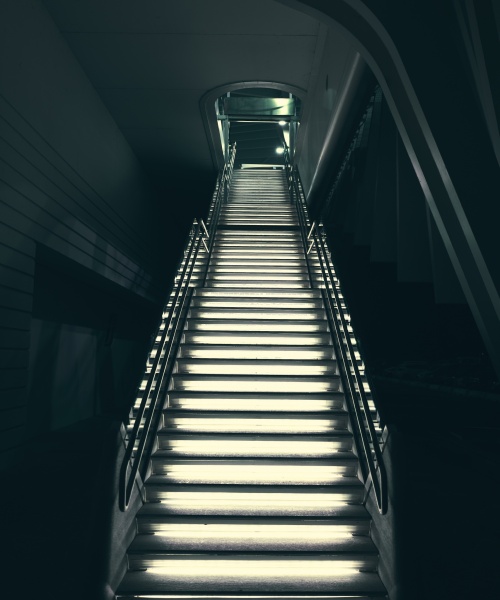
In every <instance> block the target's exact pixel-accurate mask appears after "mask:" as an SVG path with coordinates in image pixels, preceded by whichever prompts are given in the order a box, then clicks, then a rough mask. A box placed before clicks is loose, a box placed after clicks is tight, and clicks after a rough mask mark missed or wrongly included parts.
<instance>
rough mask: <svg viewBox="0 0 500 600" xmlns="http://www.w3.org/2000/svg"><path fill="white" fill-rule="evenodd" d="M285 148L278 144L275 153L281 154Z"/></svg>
mask: <svg viewBox="0 0 500 600" xmlns="http://www.w3.org/2000/svg"><path fill="white" fill-rule="evenodd" d="M284 151H285V150H284V149H283V148H282V147H281V146H280V147H278V148H276V154H283V152H284Z"/></svg>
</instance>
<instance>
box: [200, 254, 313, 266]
mask: <svg viewBox="0 0 500 600" xmlns="http://www.w3.org/2000/svg"><path fill="white" fill-rule="evenodd" d="M230 265H233V266H245V267H248V266H252V267H266V268H267V267H272V266H278V267H282V266H283V267H303V266H306V265H307V263H306V261H305V259H301V258H295V259H292V258H276V257H274V258H266V257H265V256H261V257H259V258H258V259H252V258H248V257H247V256H242V257H239V258H238V257H236V256H230V257H224V258H217V259H216V260H214V261H212V266H211V268H212V269H213V268H214V267H215V266H217V267H227V266H230Z"/></svg>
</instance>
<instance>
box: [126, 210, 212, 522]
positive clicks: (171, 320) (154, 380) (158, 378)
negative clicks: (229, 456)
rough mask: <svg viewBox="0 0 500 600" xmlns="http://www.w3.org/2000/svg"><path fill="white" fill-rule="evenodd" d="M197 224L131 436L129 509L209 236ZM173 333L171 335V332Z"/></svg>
mask: <svg viewBox="0 0 500 600" xmlns="http://www.w3.org/2000/svg"><path fill="white" fill-rule="evenodd" d="M193 228H194V231H193ZM193 228H192V229H191V232H192V235H190V236H189V239H188V243H187V245H186V251H185V255H184V256H185V258H184V266H183V268H182V272H181V274H180V277H179V281H178V282H177V285H176V286H175V292H173V298H172V301H171V305H170V309H169V312H168V316H167V317H166V319H165V320H164V322H163V333H162V335H161V338H160V341H159V343H158V347H157V350H156V354H155V358H154V361H153V364H152V366H151V370H150V373H149V377H148V380H147V383H146V387H145V389H144V392H143V393H142V400H141V404H140V407H139V409H138V412H137V414H136V417H135V422H134V426H133V428H132V432H131V433H130V436H129V438H128V440H127V447H126V449H125V456H124V459H123V463H122V466H121V470H120V506H121V508H122V510H126V509H127V507H128V504H129V502H130V497H131V495H132V490H133V487H134V483H135V479H136V476H137V473H138V472H139V468H140V466H141V464H142V461H143V455H144V451H145V447H146V442H147V440H148V437H149V431H150V428H151V423H152V420H153V416H154V414H155V411H156V408H157V405H158V400H159V397H160V392H161V390H162V384H163V381H164V378H165V373H166V371H167V369H168V367H169V366H170V362H171V361H170V360H169V359H170V356H171V354H172V349H173V348H174V342H175V339H176V337H177V336H176V333H177V330H178V327H179V323H180V321H181V316H182V315H183V312H184V307H185V305H186V299H187V297H188V295H189V297H190V296H191V293H189V294H188V290H189V283H190V281H191V277H192V274H193V271H194V265H195V263H196V259H197V256H198V252H199V250H200V246H201V244H202V240H203V238H204V237H205V233H204V232H203V231H202V226H201V224H200V223H198V222H197V221H196V220H195V221H194V223H193ZM169 333H170V335H168V334H169ZM167 338H168V339H167ZM162 355H164V356H163V362H162V365H161V367H160V369H158V367H159V365H160V361H161V359H162ZM144 415H146V416H145V421H144V424H143V426H142V435H141V437H140V441H139V446H138V448H137V451H136V452H134V448H135V443H136V441H137V439H138V437H139V431H140V430H141V424H142V421H143V419H144Z"/></svg>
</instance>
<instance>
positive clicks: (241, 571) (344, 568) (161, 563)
mask: <svg viewBox="0 0 500 600" xmlns="http://www.w3.org/2000/svg"><path fill="white" fill-rule="evenodd" d="M360 567H361V564H360V562H359V561H347V560H345V561H344V560H322V561H318V560H269V561H268V560H248V559H247V560H244V559H238V560H221V559H218V560H217V559H216V560H210V559H203V560H195V559H187V560H176V559H163V560H157V561H150V562H149V561H148V567H147V570H148V572H150V573H153V574H155V575H165V576H169V575H170V576H171V577H174V578H175V577H178V576H179V575H184V576H189V577H190V578H193V579H196V578H197V577H208V578H213V577H222V578H227V577H231V578H234V577H242V578H252V579H253V578H261V577H262V576H264V577H265V576H266V575H265V573H266V572H268V575H267V576H269V575H274V576H276V577H289V578H290V579H296V578H307V579H313V578H327V579H331V578H333V577H335V576H350V575H355V574H356V573H357V572H358V571H359V569H360Z"/></svg>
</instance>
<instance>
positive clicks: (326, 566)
mask: <svg viewBox="0 0 500 600" xmlns="http://www.w3.org/2000/svg"><path fill="white" fill-rule="evenodd" d="M132 564H133V565H134V566H135V567H136V568H137V569H145V568H146V569H147V570H139V571H130V572H129V573H127V574H126V575H125V577H124V579H123V581H122V583H121V585H120V588H119V593H124V592H129V593H130V592H133V591H140V592H143V593H145V592H148V591H152V592H154V591H160V592H165V591H167V590H168V591H177V592H179V591H182V592H183V593H188V592H191V591H194V592H200V591H203V592H205V593H206V592H208V593H213V592H225V593H233V592H235V593H241V592H244V593H250V592H258V593H261V594H262V593H274V592H277V593H279V594H280V595H283V594H286V593H294V592H295V593H300V592H307V593H311V592H312V591H314V592H316V593H321V592H326V593H332V592H343V593H346V592H360V593H365V594H366V593H371V592H383V591H384V588H383V586H382V582H381V581H380V578H379V576H378V575H377V574H376V573H374V572H371V571H372V570H373V566H372V565H373V558H372V556H371V555H368V556H367V555H363V554H352V553H346V554H345V555H344V557H341V556H339V555H332V554H330V555H303V554H298V555H290V554H282V555H275V556H274V557H272V556H269V555H233V556H232V557H227V556H224V555H218V556H217V555H212V556H207V555H204V554H193V555H190V556H186V555H183V554H177V555H175V554H171V555H169V556H168V557H162V556H161V555H157V554H151V555H143V556H142V557H141V558H140V559H138V560H137V561H132ZM363 568H367V569H369V572H363V571H361V570H360V569H363Z"/></svg>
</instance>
